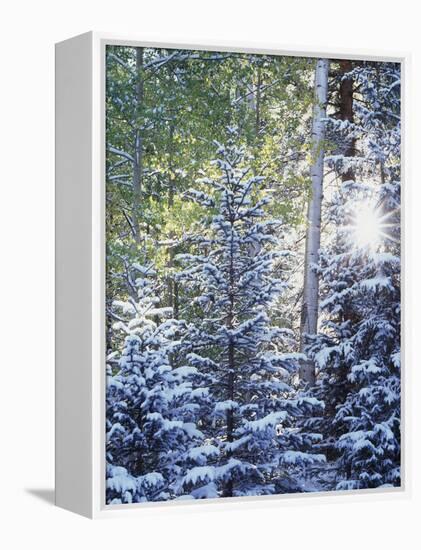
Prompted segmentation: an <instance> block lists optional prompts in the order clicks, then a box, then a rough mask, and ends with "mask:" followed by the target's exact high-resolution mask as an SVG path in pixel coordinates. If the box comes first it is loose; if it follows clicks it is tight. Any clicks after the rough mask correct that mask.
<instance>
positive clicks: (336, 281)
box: [309, 64, 400, 489]
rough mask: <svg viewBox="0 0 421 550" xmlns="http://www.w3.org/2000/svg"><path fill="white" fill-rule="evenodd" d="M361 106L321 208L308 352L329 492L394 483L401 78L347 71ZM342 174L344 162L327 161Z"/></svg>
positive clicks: (367, 69) (379, 71) (394, 72)
mask: <svg viewBox="0 0 421 550" xmlns="http://www.w3.org/2000/svg"><path fill="white" fill-rule="evenodd" d="M353 78H354V79H355V80H356V81H357V82H358V84H359V90H360V93H361V94H362V97H363V98H364V101H363V102H361V103H360V104H359V103H358V102H356V105H357V111H356V112H357V117H356V122H355V124H353V125H351V126H350V125H347V126H346V128H343V127H342V126H341V131H342V132H347V131H349V132H352V133H353V135H354V136H355V135H358V140H357V148H358V150H359V155H360V156H359V158H358V157H355V158H353V159H352V163H353V174H354V176H355V181H353V180H349V181H344V182H343V183H342V186H341V189H340V190H339V192H338V193H337V194H336V196H334V198H333V200H332V201H331V204H330V206H329V208H328V209H327V217H326V221H327V223H330V226H331V229H332V232H333V238H332V239H331V242H330V243H329V244H327V245H326V246H325V248H324V250H323V251H322V253H321V262H320V273H321V279H322V284H321V293H322V301H321V311H322V318H323V319H324V321H323V323H322V329H321V333H320V334H319V336H318V338H317V339H316V340H315V341H314V343H313V346H312V347H311V348H310V350H309V354H310V355H312V356H313V357H314V359H315V361H316V364H317V365H318V367H319V369H320V374H319V380H318V386H317V387H316V389H315V395H317V396H318V397H320V398H322V399H323V400H324V401H325V403H326V414H325V416H324V417H322V418H321V422H320V424H319V427H320V429H321V431H322V432H323V434H324V436H325V440H326V441H327V442H328V443H330V445H331V447H330V453H329V456H330V458H333V459H337V467H338V470H337V488H338V489H359V488H374V487H379V486H384V485H388V484H392V485H399V483H400V247H399V204H400V170H399V166H400V162H399V147H400V123H399V120H400V118H399V117H400V112H399V101H398V98H399V70H398V68H397V67H392V68H391V66H390V64H385V65H381V66H380V68H379V67H378V66H376V67H373V66H371V65H369V64H368V65H367V66H364V67H362V68H361V67H360V68H358V69H354V71H353ZM330 162H332V163H333V165H334V166H336V167H338V166H339V167H340V168H339V169H340V170H341V171H343V170H349V159H344V158H342V157H341V156H340V155H337V156H335V157H334V158H333V159H331V160H330Z"/></svg>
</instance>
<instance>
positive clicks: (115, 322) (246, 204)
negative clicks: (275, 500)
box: [104, 45, 401, 505]
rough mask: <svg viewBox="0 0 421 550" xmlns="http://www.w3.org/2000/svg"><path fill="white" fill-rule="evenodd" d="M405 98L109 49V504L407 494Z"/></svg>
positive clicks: (305, 77) (236, 64)
mask: <svg viewBox="0 0 421 550" xmlns="http://www.w3.org/2000/svg"><path fill="white" fill-rule="evenodd" d="M400 99H401V91H400V64H399V63H394V62H380V61H370V60H348V59H314V58H310V57H294V56H275V55H263V54H255V53H234V52H217V51H201V50H186V49H165V48H159V47H157V48H151V47H142V48H140V47H139V48H135V47H128V46H115V45H113V46H107V49H106V167H105V171H106V329H105V330H106V343H107V360H106V363H107V364H106V365H104V369H105V368H106V372H107V376H106V426H105V430H106V496H105V500H106V503H107V504H108V505H118V504H130V503H144V502H155V501H180V500H194V499H217V498H225V497H243V496H245V497H250V496H253V497H255V496H260V495H279V494H286V493H310V492H311V493H314V492H325V491H332V492H336V491H344V490H345V491H349V490H364V489H384V488H387V487H399V486H400V461H401V459H400V456H401V451H400V423H401V412H400V399H401V398H400V380H401V375H400V365H401V363H400V338H401V336H400V335H401V328H400V326H401V323H400V321H401V313H400V311H401V294H400V264H401V262H400V135H401V126H400V112H401V109H400Z"/></svg>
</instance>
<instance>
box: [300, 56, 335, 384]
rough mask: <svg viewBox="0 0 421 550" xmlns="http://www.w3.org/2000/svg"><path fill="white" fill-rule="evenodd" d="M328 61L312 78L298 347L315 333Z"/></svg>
mask: <svg viewBox="0 0 421 550" xmlns="http://www.w3.org/2000/svg"><path fill="white" fill-rule="evenodd" d="M328 70H329V61H328V60H327V59H319V60H318V61H317V65H316V73H315V79H314V107H313V123H312V142H313V145H312V166H311V170H310V174H311V197H310V200H309V203H308V212H307V232H306V248H305V261H304V289H303V302H302V308H301V327H300V328H301V330H300V351H301V352H303V351H304V349H305V346H306V343H307V335H312V334H316V333H317V318H318V309H319V277H318V274H317V273H316V272H315V271H314V269H313V268H312V266H314V265H317V263H318V261H319V248H320V224H321V212H322V198H323V163H324V140H325V120H324V119H325V118H326V103H327V87H328ZM300 379H301V380H302V381H303V382H304V383H306V384H307V385H309V386H313V385H314V383H315V367H314V363H313V362H312V361H304V362H303V363H302V364H301V367H300Z"/></svg>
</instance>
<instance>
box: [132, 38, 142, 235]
mask: <svg viewBox="0 0 421 550" xmlns="http://www.w3.org/2000/svg"><path fill="white" fill-rule="evenodd" d="M142 71H143V48H136V77H137V82H136V106H135V116H134V123H135V143H134V162H133V204H132V222H133V231H134V237H135V241H136V244H137V245H139V244H140V224H139V207H140V200H141V192H142V172H143V143H142V133H141V129H140V128H139V125H140V117H139V113H140V109H141V106H142V102H143V74H142Z"/></svg>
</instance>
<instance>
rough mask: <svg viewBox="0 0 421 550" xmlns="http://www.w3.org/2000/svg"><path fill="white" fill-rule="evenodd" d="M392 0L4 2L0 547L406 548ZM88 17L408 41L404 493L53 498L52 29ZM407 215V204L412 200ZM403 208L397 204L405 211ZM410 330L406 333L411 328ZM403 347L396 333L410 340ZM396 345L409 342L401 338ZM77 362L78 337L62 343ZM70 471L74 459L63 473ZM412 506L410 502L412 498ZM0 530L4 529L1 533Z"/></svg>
mask: <svg viewBox="0 0 421 550" xmlns="http://www.w3.org/2000/svg"><path fill="white" fill-rule="evenodd" d="M416 4H417V3H416V2H414V1H410V0H408V1H406V0H401V1H400V2H396V1H393V2H392V1H388V0H380V1H377V0H371V1H370V0H362V1H361V0H332V1H329V0H310V1H308V2H307V1H304V0H301V1H300V0H292V1H289V2H288V1H281V0H273V1H271V0H259V1H256V0H255V1H254V2H250V1H248V0H235V1H229V0H209V1H208V2H204V1H202V2H200V0H196V1H191V2H188V1H186V0H165V1H164V0H160V1H155V2H153V1H152V0H149V1H148V2H144V1H142V0H136V1H133V0H132V1H129V0H95V1H89V0H82V1H81V0H71V1H69V0H56V1H48V0H37V1H33V0H27V1H22V0H15V1H9V2H7V3H4V4H3V7H2V14H1V22H0V26H1V29H0V41H1V47H0V56H1V59H0V94H1V98H0V109H1V113H0V141H1V145H0V151H1V159H2V160H1V171H0V174H1V199H0V209H1V212H0V223H1V228H0V262H1V264H0V266H1V269H0V277H1V282H0V324H1V327H0V337H1V355H0V365H1V371H0V388H1V391H0V407H1V411H0V449H1V450H0V462H1V467H0V476H1V478H0V479H1V481H0V507H1V512H0V523H1V524H2V527H1V528H0V543H3V544H2V547H3V548H6V549H7V550H9V549H14V548H25V547H28V548H32V549H38V548H40V549H41V548H42V549H43V550H49V549H53V548H54V549H56V548H57V549H58V548H60V550H61V549H68V548H69V549H70V548H71V549H72V550H74V549H75V548H76V549H77V548H81V547H83V548H85V547H92V548H93V547H94V546H95V548H98V549H99V550H102V549H104V550H105V549H110V548H114V549H117V548H121V549H123V548H124V549H126V548H143V549H145V548H148V547H149V548H161V547H162V548H166V547H167V548H171V549H178V548H180V549H181V548H183V549H184V548H185V549H189V548H200V549H201V550H202V549H206V548H214V549H215V550H216V549H221V550H222V549H224V550H225V549H228V548H233V549H240V550H242V549H243V548H246V549H247V548H269V547H274V548H283V547H287V546H288V547H289V548H297V549H301V548H305V547H308V548H312V549H315V550H317V549H322V548H323V550H329V549H333V548H335V549H336V548H340V549H341V550H347V549H348V548H349V549H351V548H352V549H353V550H354V549H356V548H358V549H362V550H365V549H369V548H372V547H373V548H374V547H376V548H382V549H383V550H386V549H389V548H404V549H409V550H411V549H413V548H416V547H418V544H419V542H420V539H421V535H420V519H421V506H420V504H421V496H420V495H421V490H420V470H421V467H420V466H421V458H420V437H419V434H420V428H419V423H420V420H421V412H420V404H419V403H420V399H419V395H420V392H421V378H420V375H419V368H420V367H419V365H418V362H419V361H418V354H416V353H415V344H416V343H417V342H418V340H419V339H420V337H421V325H420V318H419V314H418V310H420V292H419V266H420V264H419V260H420V258H419V252H418V250H419V249H420V246H419V243H420V240H421V227H420V218H421V216H420V215H419V214H418V210H419V208H420V205H421V203H420V186H421V184H420V182H419V180H418V173H419V170H417V164H416V163H417V161H418V159H419V157H420V151H421V140H420V131H419V128H420V127H421V124H420V123H421V121H420V118H419V114H420V111H419V109H418V107H417V103H418V101H419V99H418V98H419V97H420V93H421V89H420V72H421V66H420V61H421V55H420V47H419V45H420V44H421V41H420V35H421V31H420V28H419V15H418V16H417V15H416V9H415V6H416ZM87 30H100V31H107V32H112V33H121V34H123V35H125V34H129V35H132V36H138V37H139V38H141V37H145V38H161V39H162V40H165V41H170V40H171V38H173V39H177V38H178V39H180V40H182V41H184V42H195V41H196V42H206V39H210V40H216V39H224V40H236V41H244V42H245V43H250V41H252V42H255V43H257V44H258V43H259V41H261V42H265V43H269V42H270V43H276V44H278V45H279V46H287V47H290V48H293V47H294V46H302V47H307V48H308V49H310V50H311V49H321V50H322V49H323V48H324V47H326V48H332V47H337V48H338V49H343V48H357V49H363V50H366V51H370V50H384V51H385V52H387V51H391V52H392V53H393V51H395V52H396V51H403V52H410V53H412V62H413V63H412V65H413V67H412V71H411V75H410V78H411V81H412V82H411V85H410V88H411V96H412V100H411V101H410V103H409V120H410V124H411V131H410V140H411V143H410V147H408V152H409V153H412V158H411V159H410V163H411V165H413V167H412V168H411V172H412V174H411V175H412V178H411V179H412V181H408V182H407V191H408V192H409V193H410V201H409V202H410V204H409V210H410V212H408V214H410V215H411V216H412V222H411V221H410V220H409V222H410V223H409V225H410V227H409V228H408V230H407V232H410V233H411V234H412V239H411V240H412V242H410V243H409V246H408V250H407V258H408V266H407V280H408V282H409V284H410V286H411V289H410V296H409V300H408V307H407V309H408V311H407V313H408V316H407V317H408V318H407V328H406V334H407V343H408V348H409V349H408V357H407V360H408V363H409V365H408V366H409V368H410V369H411V373H410V374H411V377H410V387H409V388H408V389H409V391H410V394H411V407H410V410H408V416H409V417H410V420H411V428H410V430H411V431H410V433H408V440H409V443H410V447H411V462H412V464H413V466H414V468H413V470H412V471H411V472H409V473H410V474H411V478H410V483H411V492H412V495H411V496H409V497H406V498H401V499H393V500H391V499H390V498H389V499H387V498H385V497H383V498H382V497H378V498H377V500H376V501H374V502H373V500H372V499H367V500H365V499H364V498H362V497H360V499H359V501H357V502H355V501H352V502H350V501H349V500H348V501H345V503H344V502H343V500H341V501H338V500H336V499H335V498H328V499H325V500H323V501H322V503H319V502H317V503H315V502H314V501H312V500H311V499H310V500H308V499H304V500H299V501H298V504H297V501H294V502H290V501H283V502H281V503H279V504H278V505H276V506H260V507H257V508H256V507H251V508H248V507H247V508H245V507H241V506H240V505H237V506H236V507H233V508H230V509H228V510H227V509H226V508H224V509H223V510H221V509H218V507H214V508H213V509H212V512H211V513H209V512H204V511H203V510H200V509H199V510H197V509H195V510H192V509H190V510H187V511H183V512H181V511H180V510H177V511H174V510H168V509H165V510H163V509H160V510H159V511H158V512H153V513H148V514H145V515H142V514H141V513H139V514H138V515H137V516H136V519H112V520H107V521H97V522H92V521H89V520H87V519H84V518H80V517H78V516H76V515H73V514H71V513H69V512H65V511H63V510H60V509H57V508H55V507H53V506H52V504H51V501H52V498H53V496H52V489H53V472H54V463H53V457H54V454H53V449H54V448H53V412H54V409H53V388H54V378H53V374H54V372H53V369H54V362H53V357H54V347H53V343H54V336H53V329H54V324H53V321H54V319H53V304H54V286H53V285H54V270H53V265H54V264H53V262H54V256H53V244H54V218H53V204H54V201H53V199H54V195H53V183H54V178H53V175H54V164H53V151H54V126H53V120H54V118H53V117H54V42H57V41H60V40H63V39H65V38H68V37H70V36H72V35H76V34H79V33H82V32H85V31H87ZM411 213H412V214H411ZM408 214H407V217H408ZM411 335H413V336H411ZM411 338H412V341H413V346H411V342H410V340H411ZM411 347H413V348H414V351H412V349H411ZM69 353H73V354H74V358H75V361H77V343H75V348H74V349H73V350H69ZM75 475H77V472H75ZM417 508H418V509H417ZM3 539H4V540H3Z"/></svg>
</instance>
